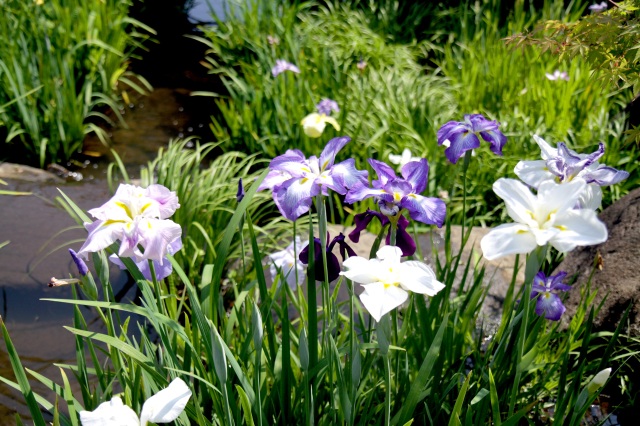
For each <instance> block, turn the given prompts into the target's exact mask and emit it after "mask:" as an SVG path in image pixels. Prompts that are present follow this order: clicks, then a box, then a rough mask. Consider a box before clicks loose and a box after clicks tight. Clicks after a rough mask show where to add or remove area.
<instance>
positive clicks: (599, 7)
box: [589, 1, 609, 13]
mask: <svg viewBox="0 0 640 426" xmlns="http://www.w3.org/2000/svg"><path fill="white" fill-rule="evenodd" d="M608 7H609V5H608V4H607V2H606V1H603V2H600V3H594V4H592V5H591V6H589V10H590V11H591V12H592V13H600V12H604V11H605V10H607V8H608Z"/></svg>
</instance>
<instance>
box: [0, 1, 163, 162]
mask: <svg viewBox="0 0 640 426" xmlns="http://www.w3.org/2000/svg"><path fill="white" fill-rule="evenodd" d="M71 3H73V2H68V1H66V0H54V1H46V2H42V3H41V4H40V3H39V2H23V1H15V0H6V1H3V2H2V9H3V19H2V22H0V35H1V38H2V39H3V40H4V42H3V43H2V45H1V46H0V58H1V59H0V105H2V106H1V107H0V131H1V132H2V133H3V137H4V139H5V141H3V144H4V145H5V146H6V147H12V148H14V150H15V149H18V150H20V151H21V152H24V156H25V158H24V159H23V161H24V162H28V163H34V164H37V165H39V166H40V167H44V166H45V165H46V164H47V163H48V162H65V161H67V160H68V159H69V158H70V157H71V156H72V155H73V154H75V153H76V152H77V151H78V150H79V149H80V148H82V142H83V140H84V137H85V135H86V134H88V133H92V132H93V133H96V134H97V136H98V137H99V138H100V140H101V141H102V142H103V143H105V144H106V143H107V142H108V136H107V133H106V132H105V131H104V130H102V129H101V128H100V127H99V126H98V125H97V123H98V122H106V123H109V124H113V120H112V119H111V118H109V117H108V116H107V115H106V114H105V112H106V110H107V109H110V110H111V111H112V112H113V114H114V116H115V118H116V120H118V121H119V122H120V124H122V125H125V124H124V121H123V120H122V117H121V116H120V113H119V107H118V103H119V93H120V92H123V91H126V90H137V91H140V92H144V90H146V89H148V88H149V86H148V85H147V84H146V82H145V81H144V80H143V79H141V78H139V77H138V78H137V79H136V81H135V82H134V80H132V78H131V77H132V76H131V74H130V73H129V72H128V71H127V65H128V61H129V59H130V58H131V54H132V50H133V48H134V47H136V46H140V43H141V42H142V41H144V39H146V38H148V35H149V34H151V33H153V30H152V29H151V28H148V27H146V26H145V25H143V24H142V23H140V22H137V21H135V20H133V19H131V18H129V17H128V16H127V12H128V9H129V3H128V2H126V1H125V2H123V1H116V0H108V1H97V0H95V1H93V0H92V1H89V2H82V3H81V4H79V5H78V4H76V3H73V4H71ZM70 11H73V12H70ZM145 85H146V87H145Z"/></svg>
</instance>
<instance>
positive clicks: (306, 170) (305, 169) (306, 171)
mask: <svg viewBox="0 0 640 426" xmlns="http://www.w3.org/2000/svg"><path fill="white" fill-rule="evenodd" d="M300 170H302V171H303V172H305V173H311V169H310V168H308V167H300Z"/></svg>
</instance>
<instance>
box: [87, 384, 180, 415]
mask: <svg viewBox="0 0 640 426" xmlns="http://www.w3.org/2000/svg"><path fill="white" fill-rule="evenodd" d="M189 398H191V390H190V389H189V387H188V386H187V384H186V383H185V382H183V381H182V379H180V378H176V379H173V381H172V382H171V383H170V384H169V386H168V387H167V388H165V389H163V390H161V391H160V392H158V393H157V394H155V395H154V396H152V397H151V398H149V399H147V400H146V401H145V403H144V405H143V406H142V413H141V414H140V418H139V419H138V416H137V415H136V413H135V411H133V410H132V409H131V408H130V407H128V406H126V405H124V404H123V403H122V400H121V399H120V397H118V396H114V397H113V398H111V401H107V402H103V403H102V404H100V405H99V406H98V408H96V409H95V410H93V411H80V423H81V424H82V426H110V425H113V426H115V425H117V426H146V425H147V423H148V422H153V423H169V422H172V421H174V420H175V419H177V418H178V416H180V414H181V413H182V412H183V411H184V407H185V406H186V405H187V402H188V401H189Z"/></svg>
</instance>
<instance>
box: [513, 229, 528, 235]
mask: <svg viewBox="0 0 640 426" xmlns="http://www.w3.org/2000/svg"><path fill="white" fill-rule="evenodd" d="M527 232H529V231H525V230H524V229H518V230H517V231H516V234H526V233H527Z"/></svg>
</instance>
